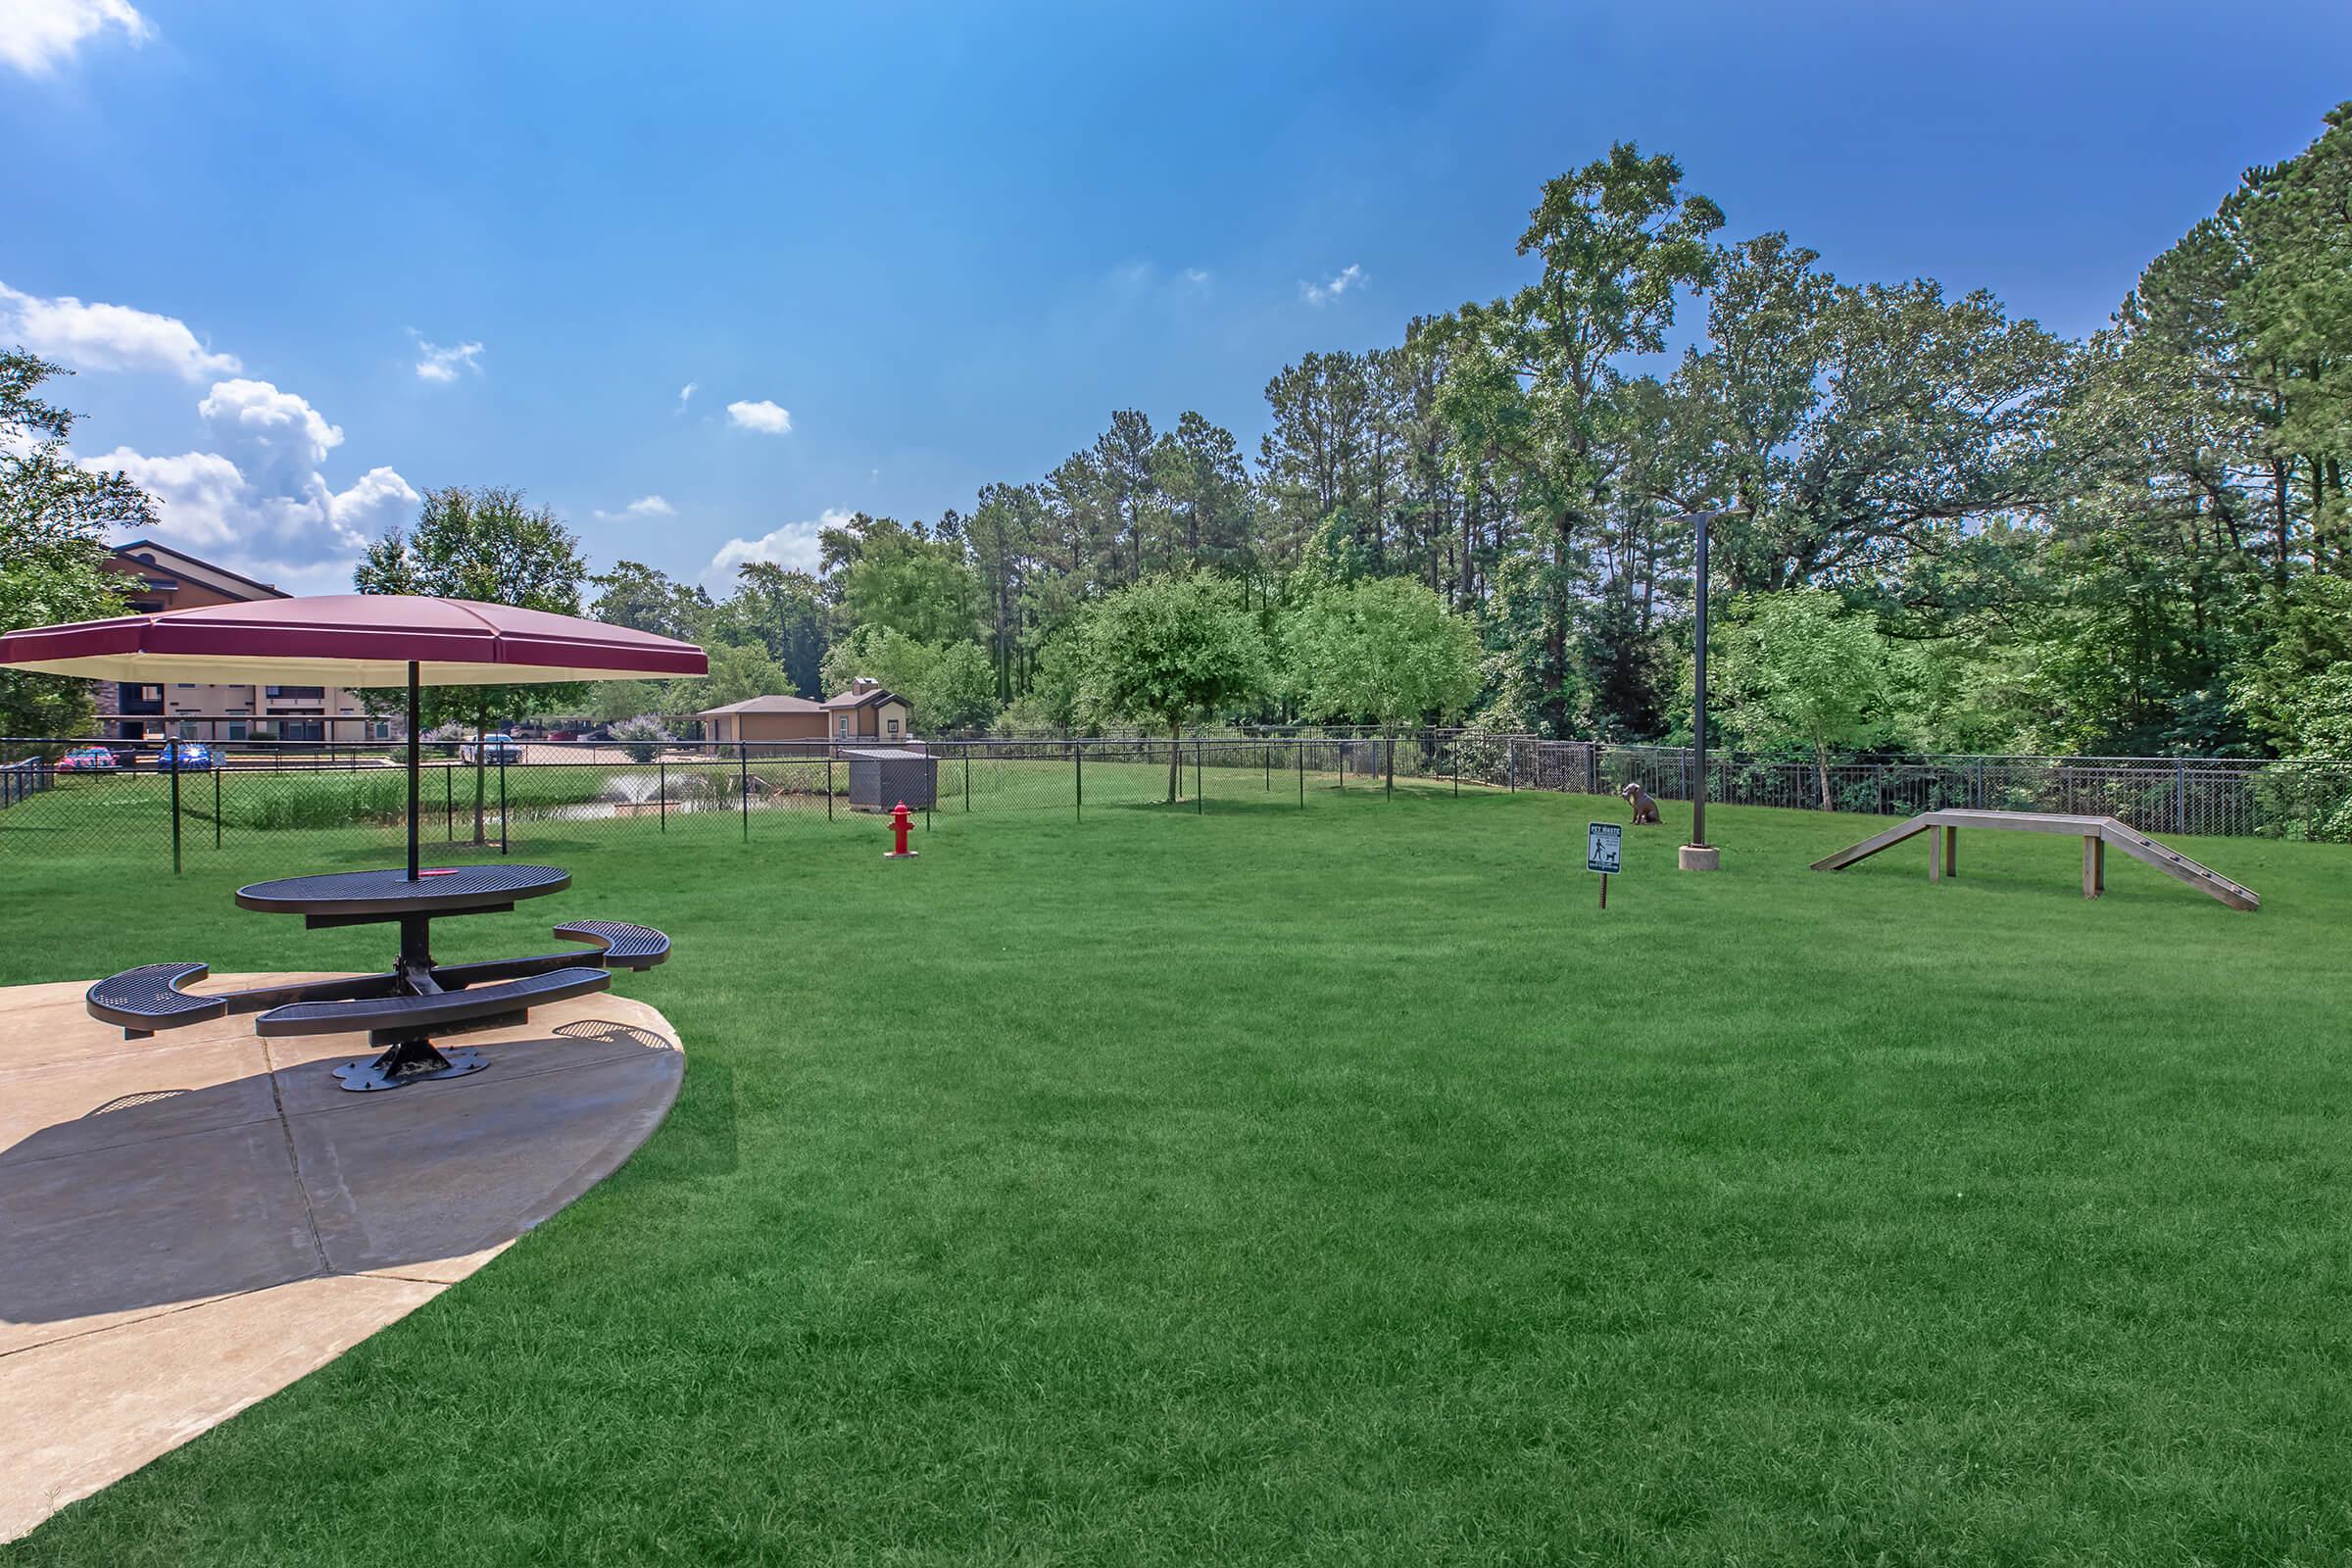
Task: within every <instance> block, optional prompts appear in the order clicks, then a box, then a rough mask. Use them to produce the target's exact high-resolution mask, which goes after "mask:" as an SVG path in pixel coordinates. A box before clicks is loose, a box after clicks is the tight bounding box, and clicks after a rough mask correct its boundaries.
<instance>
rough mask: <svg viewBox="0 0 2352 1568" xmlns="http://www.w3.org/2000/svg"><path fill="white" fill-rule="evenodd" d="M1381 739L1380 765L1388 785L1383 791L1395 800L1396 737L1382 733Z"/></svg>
mask: <svg viewBox="0 0 2352 1568" xmlns="http://www.w3.org/2000/svg"><path fill="white" fill-rule="evenodd" d="M1381 740H1382V742H1383V746H1382V756H1383V760H1382V763H1381V767H1382V769H1383V771H1385V772H1386V774H1387V775H1388V786H1387V789H1386V791H1385V793H1386V794H1387V795H1388V797H1389V799H1391V800H1395V799H1396V798H1397V737H1396V736H1395V735H1394V734H1390V735H1384V736H1382V737H1381Z"/></svg>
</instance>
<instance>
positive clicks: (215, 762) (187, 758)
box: [155, 741, 221, 773]
mask: <svg viewBox="0 0 2352 1568" xmlns="http://www.w3.org/2000/svg"><path fill="white" fill-rule="evenodd" d="M220 765H221V759H220V758H219V756H218V755H216V754H215V753H214V751H213V749H212V748H211V747H210V746H200V745H198V744H197V743H196V742H194V741H181V742H180V743H179V744H178V745H176V746H174V745H172V744H171V743H170V742H166V743H165V745H164V748H163V750H162V751H159V752H157V753H156V754H155V770H156V771H157V772H158V773H166V772H180V773H209V772H211V771H212V770H213V769H214V768H216V767H218V766H220Z"/></svg>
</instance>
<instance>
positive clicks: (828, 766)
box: [825, 741, 833, 822]
mask: <svg viewBox="0 0 2352 1568" xmlns="http://www.w3.org/2000/svg"><path fill="white" fill-rule="evenodd" d="M825 820H826V821H828V822H830V821H832V820H833V743H832V742H831V741H827V742H826V743H825Z"/></svg>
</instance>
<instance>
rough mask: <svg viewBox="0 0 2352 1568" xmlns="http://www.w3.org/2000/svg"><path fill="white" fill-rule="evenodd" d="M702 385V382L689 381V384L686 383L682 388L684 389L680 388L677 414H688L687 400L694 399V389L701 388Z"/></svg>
mask: <svg viewBox="0 0 2352 1568" xmlns="http://www.w3.org/2000/svg"><path fill="white" fill-rule="evenodd" d="M702 384H703V383H702V382H700V381H689V382H687V383H686V384H685V385H684V386H682V387H680V388H678V407H677V410H676V412H677V413H680V414H683V413H685V412H686V401H687V399H689V398H691V397H693V396H694V389H695V388H696V387H699V386H701V385H702Z"/></svg>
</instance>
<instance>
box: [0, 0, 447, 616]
mask: <svg viewBox="0 0 2352 1568" xmlns="http://www.w3.org/2000/svg"><path fill="white" fill-rule="evenodd" d="M0 3H4V0H0ZM196 408H197V412H198V413H199V414H201V415H202V416H203V417H204V420H205V423H206V425H207V426H208V427H209V428H210V430H211V432H212V436H213V441H214V444H215V445H216V446H217V447H219V448H220V449H221V450H219V451H215V452H185V453H181V454H180V455H179V456H177V457H148V456H145V455H144V454H141V453H139V452H137V451H134V450H133V449H131V448H129V447H118V448H116V449H115V450H114V451H113V452H110V453H108V454H107V455H106V456H104V457H102V458H86V459H82V460H80V461H81V462H82V463H83V464H84V466H88V467H92V468H98V469H102V470H111V469H115V468H120V469H122V470H123V472H124V473H127V474H128V475H129V476H130V477H131V478H132V479H133V480H135V481H136V482H137V483H138V484H139V485H140V486H141V487H142V488H143V489H145V490H146V491H147V492H148V493H149V494H151V495H153V496H154V497H155V498H156V503H157V506H156V531H157V533H158V535H159V536H160V537H162V538H163V539H165V540H167V541H169V542H171V543H173V544H178V545H183V546H185V547H187V548H188V549H190V550H195V551H199V552H203V553H206V554H207V555H209V556H210V557H211V558H212V559H214V560H218V561H219V562H221V564H223V565H225V566H229V567H231V568H232V569H234V570H237V571H241V572H244V573H245V574H246V575H247V576H251V577H257V578H260V579H261V580H263V581H265V582H275V583H278V584H279V585H280V586H286V585H288V584H290V583H301V584H306V585H319V584H324V585H326V586H330V587H345V586H348V585H349V582H350V565H351V563H352V561H353V560H354V559H356V558H357V556H358V555H359V553H360V552H361V551H362V550H364V549H365V548H366V547H367V545H368V541H369V540H370V539H372V538H374V537H375V536H376V535H378V534H380V533H382V532H383V531H384V529H385V528H386V527H388V526H389V525H391V524H392V523H394V522H396V521H398V520H399V519H400V518H401V517H402V516H403V515H405V514H406V513H407V512H408V510H409V509H410V508H413V507H414V506H416V504H417V499H418V498H417V490H416V487H415V486H413V485H411V484H410V483H409V481H408V480H407V479H405V478H403V477H401V475H400V473H399V472H398V470H396V469H394V468H391V467H389V466H381V465H379V466H375V467H372V468H369V469H368V471H367V472H366V473H364V474H362V475H361V476H360V477H359V479H358V480H356V481H355V482H353V483H352V484H351V485H349V486H348V487H346V488H345V489H342V490H337V489H335V488H334V486H333V485H331V484H330V483H328V481H327V478H326V476H325V475H324V474H323V473H321V472H319V466H320V465H321V464H323V463H324V462H325V461H326V457H327V454H328V453H330V452H332V451H333V450H334V449H335V448H336V447H338V446H341V445H342V444H343V431H342V429H341V427H339V426H337V425H334V424H330V423H328V422H327V420H326V418H325V417H323V416H321V415H320V414H319V411H318V410H317V409H314V408H312V407H311V405H310V404H309V402H307V401H306V400H305V399H303V398H301V397H299V396H297V395H296V394H294V393H292V392H287V391H282V390H280V389H279V388H278V387H276V386H273V385H271V384H270V382H268V381H255V380H246V379H242V378H239V379H235V380H228V381H220V382H216V383H215V384H214V386H213V388H212V390H211V391H210V392H208V393H207V394H206V395H205V397H204V400H203V401H202V402H200V403H199V404H197V406H196Z"/></svg>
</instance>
